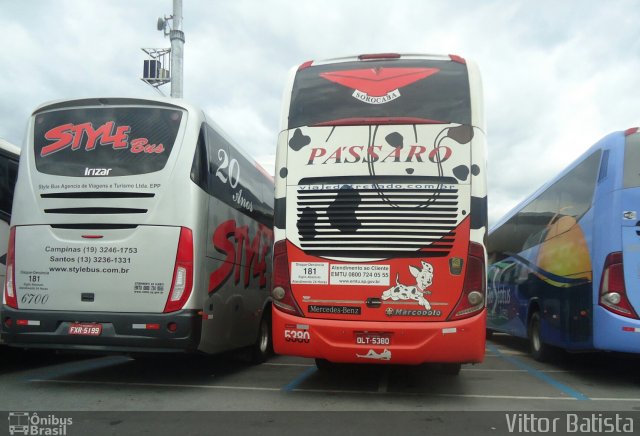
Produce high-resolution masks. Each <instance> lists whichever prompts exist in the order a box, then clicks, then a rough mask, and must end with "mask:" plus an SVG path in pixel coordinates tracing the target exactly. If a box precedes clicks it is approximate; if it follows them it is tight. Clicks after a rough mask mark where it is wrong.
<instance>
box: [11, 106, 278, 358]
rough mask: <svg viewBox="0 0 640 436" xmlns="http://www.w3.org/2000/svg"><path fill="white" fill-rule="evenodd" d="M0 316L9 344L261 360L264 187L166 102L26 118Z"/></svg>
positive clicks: (200, 117)
mask: <svg viewBox="0 0 640 436" xmlns="http://www.w3.org/2000/svg"><path fill="white" fill-rule="evenodd" d="M28 132H29V133H28V138H27V140H26V141H25V144H26V145H25V149H24V150H23V151H22V152H23V158H22V159H21V162H20V171H19V176H18V181H17V184H16V191H15V197H14V202H13V214H12V218H11V229H10V241H9V249H8V256H7V277H6V287H5V294H4V304H3V306H2V338H3V339H4V340H5V342H6V343H8V344H9V345H11V346H16V347H23V348H55V349H72V350H86V351H98V352H101V351H105V352H132V353H135V352H197V351H199V352H204V353H217V352H222V351H226V350H230V349H236V348H244V347H247V348H250V349H251V350H252V356H253V359H254V360H255V361H258V362H259V361H263V360H264V359H266V357H267V356H268V354H269V352H270V350H271V320H270V314H271V300H270V298H269V288H270V281H271V249H272V248H271V247H272V242H273V226H272V222H273V178H272V177H271V176H270V175H269V174H268V173H267V172H265V171H264V170H263V169H262V168H261V167H260V165H259V164H258V163H257V162H255V161H254V160H253V159H252V158H251V157H249V155H247V154H246V153H245V152H243V151H242V150H241V149H240V148H238V147H237V146H235V145H234V144H233V143H232V141H231V140H229V139H228V137H227V136H226V135H225V134H224V133H223V132H222V131H221V130H220V129H219V128H218V127H217V126H216V125H215V124H214V123H212V122H211V121H210V120H208V119H207V118H206V117H205V115H204V113H203V112H202V111H201V110H199V109H197V108H195V107H193V106H191V105H189V104H188V103H185V102H184V101H182V100H174V99H160V98H158V99H132V98H91V99H79V100H68V101H57V102H51V103H47V104H44V105H42V106H40V107H38V108H37V109H36V110H35V111H34V112H33V114H32V116H31V118H30V121H29V130H28Z"/></svg>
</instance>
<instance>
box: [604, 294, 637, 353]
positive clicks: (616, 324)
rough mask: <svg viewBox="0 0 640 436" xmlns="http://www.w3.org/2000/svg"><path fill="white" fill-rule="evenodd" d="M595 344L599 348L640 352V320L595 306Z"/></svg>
mask: <svg viewBox="0 0 640 436" xmlns="http://www.w3.org/2000/svg"><path fill="white" fill-rule="evenodd" d="M593 312H594V316H593V346H594V348H595V349H597V350H604V351H617V352H621V353H640V320H637V319H632V318H626V317H624V316H620V315H616V314H615V313H611V312H609V311H608V310H606V309H604V308H602V307H600V306H594V309H593Z"/></svg>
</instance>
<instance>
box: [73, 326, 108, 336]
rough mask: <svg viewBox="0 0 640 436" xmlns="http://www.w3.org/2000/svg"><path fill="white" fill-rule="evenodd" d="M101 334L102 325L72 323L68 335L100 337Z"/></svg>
mask: <svg viewBox="0 0 640 436" xmlns="http://www.w3.org/2000/svg"><path fill="white" fill-rule="evenodd" d="M101 333H102V324H81V323H73V324H71V325H70V326H69V334H70V335H79V336H100V334H101Z"/></svg>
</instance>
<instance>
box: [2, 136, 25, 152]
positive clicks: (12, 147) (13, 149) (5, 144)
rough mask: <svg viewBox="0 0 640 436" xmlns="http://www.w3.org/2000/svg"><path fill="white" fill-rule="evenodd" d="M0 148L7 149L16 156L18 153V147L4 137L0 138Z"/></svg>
mask: <svg viewBox="0 0 640 436" xmlns="http://www.w3.org/2000/svg"><path fill="white" fill-rule="evenodd" d="M0 149H2V150H4V151H7V152H9V153H11V154H15V155H16V156H19V155H20V147H18V146H16V145H14V144H12V143H10V142H9V141H7V140H6V139H2V138H0Z"/></svg>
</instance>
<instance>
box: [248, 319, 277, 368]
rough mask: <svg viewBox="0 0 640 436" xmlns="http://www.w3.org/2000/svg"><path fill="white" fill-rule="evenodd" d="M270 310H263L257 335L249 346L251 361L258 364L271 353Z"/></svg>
mask: <svg viewBox="0 0 640 436" xmlns="http://www.w3.org/2000/svg"><path fill="white" fill-rule="evenodd" d="M270 313H271V311H270V310H268V311H266V312H265V314H264V316H263V317H262V319H261V320H260V328H259V329H258V337H257V339H256V342H255V344H253V346H252V347H251V363H253V364H256V365H258V364H260V363H264V362H266V361H267V359H269V357H270V356H271V354H273V339H272V335H271V318H270V316H269V315H268V314H270Z"/></svg>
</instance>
